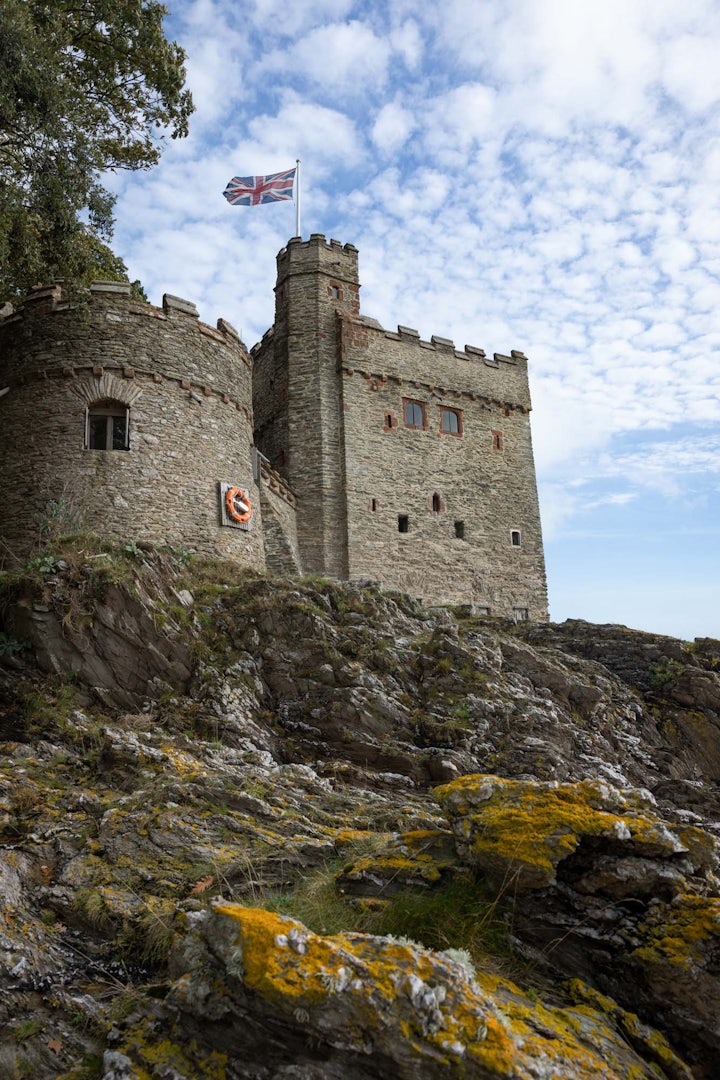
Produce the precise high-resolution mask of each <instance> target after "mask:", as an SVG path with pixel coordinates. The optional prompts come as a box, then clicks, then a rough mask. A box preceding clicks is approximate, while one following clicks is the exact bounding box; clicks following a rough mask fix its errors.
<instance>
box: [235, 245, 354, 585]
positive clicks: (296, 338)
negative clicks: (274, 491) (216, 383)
mask: <svg viewBox="0 0 720 1080" xmlns="http://www.w3.org/2000/svg"><path fill="white" fill-rule="evenodd" d="M277 268H278V276H277V287H276V290H275V297H276V308H275V326H274V330H273V334H272V336H270V335H266V336H265V338H264V339H263V343H262V345H261V348H260V350H258V352H259V356H258V357H257V378H256V382H255V395H254V403H255V409H256V439H257V446H258V449H260V450H261V452H262V453H263V454H264V455H265V456H266V457H268V458H269V459H270V461H271V463H272V464H273V466H274V467H275V468H277V469H278V471H279V472H280V473H281V474H282V475H283V476H285V477H286V478H287V479H288V480H289V482H290V484H291V486H292V490H293V491H294V493H295V495H296V496H297V530H298V543H299V546H300V554H301V559H302V564H303V569H304V571H305V572H309V573H313V572H314V573H325V574H329V575H331V576H334V577H338V578H344V577H347V572H348V570H347V550H346V544H345V537H346V533H347V524H346V519H345V494H344V485H345V480H344V473H343V465H344V459H343V454H342V421H341V416H340V400H339V394H338V376H337V359H338V340H337V332H336V312H337V311H341V312H344V313H346V314H348V315H357V313H358V311H359V305H360V302H359V284H358V277H357V248H355V247H354V246H353V245H352V244H345V245H344V246H343V245H342V244H340V242H339V241H337V240H330V241H329V242H327V241H326V240H325V237H324V236H322V235H321V234H314V235H313V236H311V237H310V239H309V240H307V241H304V242H303V241H301V240H300V239H299V238H297V237H296V238H294V239H293V240H291V241H290V242H289V243H288V245H287V247H286V248H283V249H282V251H281V252H280V253H279V254H278V258H277ZM271 350H272V356H271V355H270V353H271Z"/></svg>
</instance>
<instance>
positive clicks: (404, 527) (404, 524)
mask: <svg viewBox="0 0 720 1080" xmlns="http://www.w3.org/2000/svg"><path fill="white" fill-rule="evenodd" d="M409 527H410V519H409V518H408V516H407V514H398V532H401V533H406V532H408V531H409Z"/></svg>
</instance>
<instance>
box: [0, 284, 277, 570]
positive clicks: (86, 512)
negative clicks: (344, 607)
mask: <svg viewBox="0 0 720 1080" xmlns="http://www.w3.org/2000/svg"><path fill="white" fill-rule="evenodd" d="M251 370H252V361H251V359H250V357H249V356H248V354H247V351H246V350H245V348H244V346H243V345H242V343H241V342H240V340H239V338H238V336H237V333H236V332H235V331H234V330H233V328H232V327H231V326H230V325H229V324H228V323H226V322H224V321H223V320H220V321H219V323H218V328H217V329H215V328H213V327H210V326H206V325H205V324H204V323H201V322H200V321H199V320H198V317H197V311H196V310H195V307H194V305H192V304H189V303H188V302H187V301H184V300H180V299H178V298H176V297H171V296H166V297H165V298H164V300H163V306H162V308H156V307H152V306H151V305H149V304H143V303H135V302H134V301H133V300H132V299H131V297H130V291H129V286H125V285H122V284H112V283H107V284H101V283H98V284H96V285H95V286H93V290H92V298H91V302H90V303H89V304H87V305H83V306H73V305H70V304H68V303H66V302H64V300H63V297H62V294H61V291H60V289H59V287H54V288H51V289H42V290H35V291H34V293H32V294H31V295H30V296H29V297H28V299H27V300H26V302H25V303H24V304H23V305H22V307H21V308H20V310H19V311H18V312H17V313H10V314H9V315H8V314H6V316H5V318H4V319H3V320H2V322H0V388H5V387H7V388H8V389H7V392H6V393H5V394H4V396H2V397H0V461H1V463H2V477H3V513H2V520H1V521H0V540H1V541H2V546H3V554H6V555H7V554H8V553H13V554H15V555H17V556H22V555H24V554H27V553H29V552H31V551H32V550H33V549H35V548H36V547H37V545H38V544H39V543H40V542H41V541H42V539H43V537H44V536H46V534H47V529H48V527H49V526H50V525H51V524H52V523H53V521H54V523H55V525H56V526H57V527H58V528H66V529H67V528H69V529H72V528H80V527H81V528H85V529H92V530H95V531H97V532H99V533H101V534H105V533H111V534H115V535H120V536H122V537H127V538H128V539H133V540H148V541H153V542H156V543H162V544H173V545H177V546H180V547H183V548H186V549H189V550H196V551H200V552H204V553H208V554H219V555H223V556H227V557H230V558H234V559H238V560H241V561H242V562H243V563H245V564H247V565H250V566H255V567H257V568H259V569H261V568H263V567H264V565H265V559H264V548H263V535H262V527H261V510H260V499H259V491H258V488H257V485H256V484H255V482H254V480H253V476H252V463H251V450H252V400H251V395H252V390H251V377H252V376H251ZM102 399H112V400H114V401H118V402H120V403H122V404H123V405H126V406H128V407H129V409H130V421H129V423H130V449H129V450H128V451H125V450H107V451H105V450H89V449H85V411H86V408H87V407H88V406H92V405H93V403H95V402H98V401H100V400H102ZM220 482H225V483H230V484H236V485H238V486H241V487H244V488H246V489H247V490H248V492H249V493H250V498H251V500H252V502H253V506H254V511H255V512H254V515H253V518H252V527H251V528H250V529H249V530H248V531H244V530H241V529H238V528H229V527H223V526H222V525H221V515H220V496H219V484H220Z"/></svg>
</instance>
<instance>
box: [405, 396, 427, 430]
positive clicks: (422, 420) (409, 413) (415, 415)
mask: <svg viewBox="0 0 720 1080" xmlns="http://www.w3.org/2000/svg"><path fill="white" fill-rule="evenodd" d="M403 420H404V422H405V427H412V428H425V427H427V420H426V414H425V402H424V401H413V400H412V399H410V398H403Z"/></svg>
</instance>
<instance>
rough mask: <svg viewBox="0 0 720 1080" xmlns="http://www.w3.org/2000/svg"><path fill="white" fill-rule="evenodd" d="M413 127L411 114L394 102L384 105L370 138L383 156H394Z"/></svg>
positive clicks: (413, 121)
mask: <svg viewBox="0 0 720 1080" xmlns="http://www.w3.org/2000/svg"><path fill="white" fill-rule="evenodd" d="M414 127H415V120H414V118H413V114H412V113H411V112H409V111H408V110H407V109H404V108H403V107H402V106H401V105H398V104H397V103H396V102H390V103H389V104H388V105H384V106H383V107H382V109H381V110H380V112H379V113H378V115H377V117H376V119H375V123H374V124H373V126H372V131H371V138H372V141H373V142H374V144H375V146H376V147H377V148H378V150H380V152H381V153H382V154H384V155H388V156H389V155H392V154H396V153H397V152H398V150H400V148H401V147H402V146H403V145H404V144H405V143H406V142H407V140H408V138H409V136H410V133H411V132H412V130H413V128H414Z"/></svg>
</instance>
